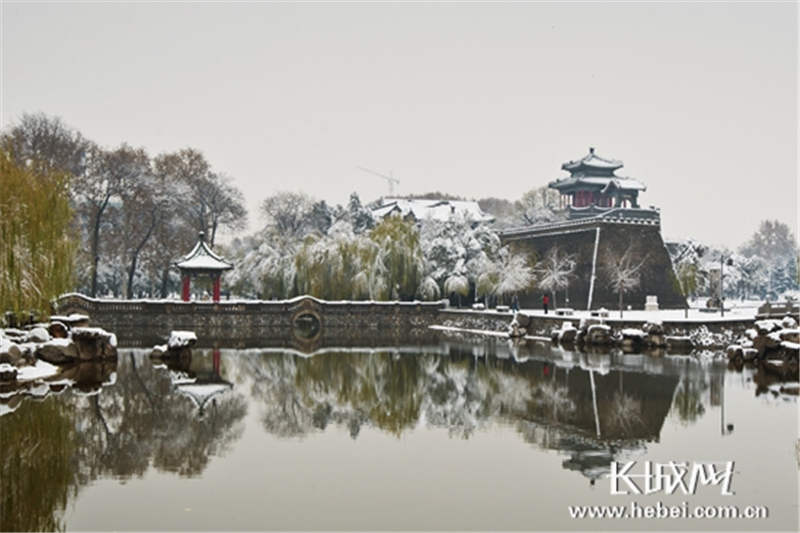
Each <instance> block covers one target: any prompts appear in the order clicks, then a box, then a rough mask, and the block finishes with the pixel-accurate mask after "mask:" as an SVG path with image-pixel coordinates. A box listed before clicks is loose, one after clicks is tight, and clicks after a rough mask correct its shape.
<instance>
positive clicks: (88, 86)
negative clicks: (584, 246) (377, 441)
mask: <svg viewBox="0 0 800 533" xmlns="http://www.w3.org/2000/svg"><path fill="white" fill-rule="evenodd" d="M797 28H798V16H797V6H796V5H795V4H794V3H781V4H769V5H765V4H764V3H759V4H751V5H748V4H701V3H684V4H671V5H668V4H653V3H649V4H640V5H639V4H629V3H624V4H621V3H617V4H611V3H608V4H604V3H593V4H579V3H569V4H559V5H555V4H542V3H535V4H492V5H476V4H461V5H459V4H443V5H427V4H396V5H369V4H336V5H315V4H299V5H294V4H266V3H264V4H259V3H246V4H235V5H230V4H225V5H223V4H207V3H206V4H185V3H184V4H167V3H147V4H110V3H82V4H78V3H74V4H69V3H61V4H42V3H39V4H22V3H14V2H5V3H4V4H3V6H2V30H3V36H2V59H3V64H2V109H1V110H0V113H1V116H0V120H2V125H3V126H6V125H8V124H9V122H13V121H14V120H16V119H18V118H19V117H20V115H21V114H22V113H25V112H36V111H43V112H45V113H48V114H53V115H58V116H60V117H61V118H62V119H63V120H64V121H65V122H66V123H68V124H69V125H71V126H73V127H75V128H77V129H79V130H80V131H81V132H82V133H83V134H84V135H86V136H87V137H89V138H91V139H93V140H95V141H97V142H98V143H100V144H101V145H104V146H108V147H111V146H115V145H118V144H119V143H121V142H123V141H125V142H128V143H129V144H132V145H135V146H144V147H145V148H146V149H147V150H148V151H149V152H150V153H151V154H152V155H156V154H158V153H160V152H164V151H172V150H177V149H180V148H183V147H187V146H191V147H195V148H198V149H200V150H202V151H203V152H204V153H205V154H206V156H207V158H208V159H209V161H210V162H211V163H212V165H213V166H214V168H215V169H217V170H219V171H222V172H224V173H226V174H229V175H230V176H231V177H232V178H233V179H234V180H235V183H236V184H237V185H238V186H239V187H240V188H241V189H242V190H243V191H244V193H245V195H246V198H247V200H248V207H249V210H250V212H251V218H252V219H253V221H254V222H253V224H251V225H252V226H253V227H255V225H257V224H260V220H259V219H258V217H257V215H256V211H257V206H258V204H259V203H260V201H261V200H262V199H263V198H264V197H265V196H267V195H269V194H271V193H273V192H275V191H277V190H302V191H305V192H307V193H309V194H311V195H313V196H315V197H317V198H322V199H325V200H327V201H329V202H335V203H342V202H345V201H346V199H347V196H348V195H349V193H350V192H351V191H354V190H355V191H357V192H358V193H359V194H360V196H361V197H362V199H363V200H371V199H374V198H375V197H377V196H379V195H381V194H386V193H387V185H386V183H385V182H384V181H382V180H381V179H380V178H377V177H374V176H371V175H370V174H367V173H365V172H362V171H360V170H357V169H356V166H358V165H361V166H365V167H369V168H373V169H375V170H377V171H381V172H385V173H389V172H393V173H394V175H395V176H396V177H397V178H398V179H399V180H400V185H399V190H398V192H400V193H421V192H427V191H432V190H439V191H443V192H448V193H451V194H457V195H461V196H466V197H472V198H476V199H477V198H481V197H485V196H497V197H502V198H507V199H512V200H513V199H517V198H519V197H520V196H521V195H522V193H524V192H525V191H526V190H528V189H531V188H533V187H538V186H542V185H545V184H546V183H547V182H548V181H551V180H553V179H555V178H557V177H560V176H562V174H563V173H562V171H561V170H560V167H561V163H562V162H564V161H566V160H568V159H576V158H579V157H582V156H583V155H585V154H586V153H587V152H588V147H589V146H595V147H596V149H597V153H598V154H599V155H601V156H606V157H611V158H616V159H621V160H623V161H624V163H625V167H624V168H623V169H621V171H619V173H620V174H622V175H627V176H631V177H635V178H637V179H639V180H641V181H643V182H644V183H645V184H646V185H647V187H648V189H647V191H646V192H645V193H643V194H642V195H641V196H640V200H641V203H642V204H644V205H651V204H652V205H656V206H659V207H660V208H661V213H662V226H663V227H662V233H663V234H664V236H665V237H667V238H674V237H684V236H692V237H696V238H698V239H700V240H703V241H706V242H711V243H720V244H727V245H729V246H737V245H739V244H740V243H741V242H742V241H744V240H745V239H746V238H747V237H749V235H750V234H751V233H752V232H753V231H754V230H755V228H756V227H757V224H758V222H759V221H760V220H761V219H764V218H776V219H779V220H781V221H783V222H786V223H788V224H790V225H791V226H792V228H793V229H794V230H795V231H796V228H797V205H798V188H797V160H798V158H797V66H798V57H797V45H798V36H797Z"/></svg>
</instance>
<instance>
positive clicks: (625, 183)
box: [548, 175, 647, 194]
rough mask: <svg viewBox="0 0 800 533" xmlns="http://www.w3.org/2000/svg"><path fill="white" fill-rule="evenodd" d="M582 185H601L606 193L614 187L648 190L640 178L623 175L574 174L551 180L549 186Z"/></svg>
mask: <svg viewBox="0 0 800 533" xmlns="http://www.w3.org/2000/svg"><path fill="white" fill-rule="evenodd" d="M580 185H590V186H594V187H597V186H600V187H603V190H602V192H603V193H604V194H605V193H607V192H609V190H610V189H612V188H617V189H620V190H623V191H646V190H647V186H646V185H645V184H644V183H642V182H641V181H639V180H635V179H633V178H623V177H622V176H583V175H572V176H569V177H567V178H561V179H558V180H556V181H551V182H550V183H549V184H548V187H550V188H552V189H570V188H573V187H576V186H580Z"/></svg>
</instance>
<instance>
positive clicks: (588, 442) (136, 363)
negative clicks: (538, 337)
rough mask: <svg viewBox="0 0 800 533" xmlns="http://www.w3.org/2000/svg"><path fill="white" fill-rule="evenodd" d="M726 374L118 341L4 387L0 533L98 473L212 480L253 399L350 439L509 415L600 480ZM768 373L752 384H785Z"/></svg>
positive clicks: (612, 362) (665, 363)
mask: <svg viewBox="0 0 800 533" xmlns="http://www.w3.org/2000/svg"><path fill="white" fill-rule="evenodd" d="M724 372H725V368H724V367H709V366H702V365H699V364H697V363H696V362H695V361H692V360H690V359H687V358H653V357H649V356H643V355H636V354H623V353H621V352H611V353H609V352H605V353H578V352H570V351H567V350H564V349H561V348H552V349H551V348H550V347H549V346H546V345H536V344H518V343H507V342H498V341H493V340H487V341H483V342H480V343H477V344H459V343H446V342H443V343H439V344H431V345H426V346H413V347H387V348H364V349H358V348H344V349H343V348H334V349H331V348H329V349H323V350H321V351H319V352H317V353H314V354H310V355H309V354H306V353H301V352H295V351H291V350H287V349H285V348H276V349H254V350H223V351H220V350H219V349H200V350H198V349H195V350H194V351H191V350H188V349H187V350H185V351H183V352H181V353H179V354H176V355H175V356H174V357H170V358H168V359H165V360H152V361H151V359H150V357H149V351H148V350H121V352H120V357H119V360H118V362H117V363H111V364H109V363H104V364H100V365H93V364H86V363H84V364H81V365H76V366H74V367H72V368H68V369H65V371H64V372H63V373H62V374H61V375H60V376H58V378H56V379H53V380H50V381H49V382H46V383H41V384H36V385H26V386H23V387H20V388H17V389H14V390H10V389H8V390H4V391H0V406H2V407H3V411H2V413H0V449H2V450H3V453H4V455H5V457H4V462H3V470H2V475H1V476H0V480H2V486H1V487H0V488H2V491H0V494H2V496H1V497H0V500H1V501H0V505H2V507H0V510H2V513H0V529H2V530H44V529H59V528H62V527H64V524H63V523H62V522H61V519H60V516H61V513H62V512H63V510H64V508H65V505H66V502H67V501H69V500H70V499H72V498H74V497H75V495H76V494H77V493H78V492H79V490H80V488H81V487H83V486H85V485H87V484H90V483H91V482H92V481H94V480H97V479H101V478H117V479H120V480H123V481H124V480H129V479H131V478H141V477H143V476H144V475H145V474H146V473H147V472H148V471H150V470H151V469H154V470H156V471H160V472H171V473H175V474H177V475H179V476H185V477H195V478H196V477H201V476H202V474H203V473H204V471H205V470H206V468H207V467H208V465H209V464H210V462H211V461H212V458H214V457H222V456H225V454H226V453H228V452H229V450H231V449H232V448H233V447H234V445H235V444H236V442H237V441H238V440H239V439H241V437H242V435H243V432H244V431H245V419H246V415H247V413H248V410H250V411H251V412H252V413H253V414H254V415H255V416H254V417H253V420H255V421H257V425H256V429H257V430H258V431H260V432H266V433H268V434H270V435H274V436H277V437H280V438H282V439H305V438H309V437H310V436H313V435H316V434H320V433H323V432H325V431H329V430H330V428H331V426H334V427H339V428H342V429H344V430H345V431H346V432H347V433H348V434H349V435H350V437H351V438H352V439H353V440H354V441H358V440H359V437H360V435H362V434H363V431H364V429H365V428H372V429H375V430H378V431H380V432H382V433H386V434H391V435H394V436H397V437H399V438H401V437H403V436H404V434H406V433H409V432H412V431H416V430H417V429H419V428H421V427H428V428H444V429H446V430H447V431H448V432H449V434H450V435H451V436H452V437H456V438H461V439H469V438H470V437H471V436H473V435H474V434H475V433H476V432H479V431H492V430H493V427H494V426H495V425H497V424H502V425H504V426H506V427H512V428H514V430H515V431H516V433H517V434H518V435H519V437H520V438H521V439H522V440H523V441H525V442H528V443H530V444H532V445H533V446H534V447H536V448H539V449H544V450H556V451H558V452H560V453H562V454H563V455H564V460H563V462H562V466H563V468H564V469H565V470H566V471H569V472H573V471H574V472H579V473H580V474H581V475H582V476H584V477H585V479H587V480H588V481H589V482H590V483H594V481H595V480H596V479H598V478H599V477H601V476H602V475H603V474H605V473H606V472H608V470H609V465H610V463H611V461H613V460H623V459H627V458H631V457H636V456H639V455H642V454H643V453H645V451H646V449H647V446H648V445H649V443H652V442H657V441H659V439H660V435H661V431H662V427H663V425H664V423H665V420H666V419H667V418H668V417H669V416H670V415H672V416H675V417H677V419H678V420H679V421H680V423H681V424H683V425H685V426H688V425H692V424H695V423H697V422H698V421H699V420H700V419H701V418H702V417H703V416H704V415H705V414H706V411H707V409H708V407H709V406H710V407H716V406H720V405H723V406H724ZM756 376H758V374H757V375H756ZM765 379H766V378H764V377H761V378H759V377H757V378H756V383H757V390H756V394H758V393H759V391H761V389H764V390H772V389H769V387H774V385H775V384H774V383H773V382H772V381H770V382H766V381H765ZM762 392H763V391H762ZM34 399H39V400H41V401H33V400H34ZM707 404H708V405H707ZM722 417H723V418H724V411H722ZM721 427H722V430H723V434H724V432H725V422H724V421H721ZM570 475H573V474H570Z"/></svg>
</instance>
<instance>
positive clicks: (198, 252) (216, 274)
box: [175, 231, 233, 302]
mask: <svg viewBox="0 0 800 533" xmlns="http://www.w3.org/2000/svg"><path fill="white" fill-rule="evenodd" d="M175 266H177V267H178V269H179V270H180V271H181V279H182V280H183V288H182V290H181V298H182V299H183V301H184V302H188V301H189V299H190V297H191V279H192V277H196V276H208V277H210V278H211V279H212V280H213V281H214V301H215V302H219V296H220V277H222V273H223V272H225V271H226V270H231V269H232V268H233V265H232V264H231V263H229V262H227V261H225V260H224V259H223V258H222V257H220V256H218V255H217V254H215V253H214V252H213V251H211V248H209V246H208V245H207V244H206V240H205V233H203V232H202V231H201V232H200V234H199V238H198V240H197V244H195V245H194V248H192V251H191V252H189V253H188V254H186V255H185V256H184V257H183V259H181V260H180V261H179V262H178V263H176V264H175Z"/></svg>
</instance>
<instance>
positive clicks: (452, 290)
mask: <svg viewBox="0 0 800 533" xmlns="http://www.w3.org/2000/svg"><path fill="white" fill-rule="evenodd" d="M444 293H445V294H447V295H452V294H455V295H456V297H457V298H458V306H459V307H461V298H462V297H465V296H467V295H468V294H469V280H468V279H467V277H466V276H463V275H461V274H452V275H450V277H448V278H447V279H446V280H445V281H444Z"/></svg>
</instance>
